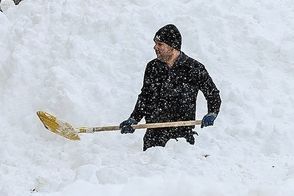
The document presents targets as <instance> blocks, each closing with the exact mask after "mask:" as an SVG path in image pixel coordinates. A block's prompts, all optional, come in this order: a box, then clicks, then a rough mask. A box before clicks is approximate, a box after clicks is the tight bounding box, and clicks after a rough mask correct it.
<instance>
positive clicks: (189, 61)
mask: <svg viewBox="0 0 294 196" xmlns="http://www.w3.org/2000/svg"><path fill="white" fill-rule="evenodd" d="M185 62H186V63H185V64H186V66H188V67H189V68H190V69H194V70H201V69H204V68H205V67H204V65H203V64H202V63H200V62H199V61H197V60H195V59H193V58H191V57H189V56H187V55H186V60H185Z"/></svg>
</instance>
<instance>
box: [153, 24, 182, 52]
mask: <svg viewBox="0 0 294 196" xmlns="http://www.w3.org/2000/svg"><path fill="white" fill-rule="evenodd" d="M153 40H154V41H160V42H164V43H166V44H167V45H169V46H170V47H172V48H174V49H176V50H181V45H182V36H181V33H180V31H179V30H178V28H177V27H176V26H175V25H173V24H168V25H166V26H164V27H162V28H161V29H159V30H158V31H157V32H156V33H155V36H154V39H153Z"/></svg>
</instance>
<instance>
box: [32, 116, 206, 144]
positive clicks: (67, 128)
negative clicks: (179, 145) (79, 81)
mask: <svg viewBox="0 0 294 196" xmlns="http://www.w3.org/2000/svg"><path fill="white" fill-rule="evenodd" d="M37 115H38V117H39V118H40V120H41V121H42V123H43V125H44V126H45V128H47V129H48V130H49V131H51V132H53V133H56V134H58V135H61V136H62V137H65V138H67V139H70V140H80V137H79V135H78V134H79V133H94V132H101V131H115V130H120V128H119V126H104V127H78V128H74V127H73V126H71V125H70V124H69V123H67V122H64V121H61V120H58V119H57V118H56V117H55V116H53V115H51V114H49V113H47V112H43V111H38V112H37ZM200 124H201V120H191V121H177V122H164V123H148V124H138V125H132V127H133V128H134V129H145V128H163V127H180V126H193V125H200Z"/></svg>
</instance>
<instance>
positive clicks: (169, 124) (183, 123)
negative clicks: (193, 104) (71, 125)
mask: <svg viewBox="0 0 294 196" xmlns="http://www.w3.org/2000/svg"><path fill="white" fill-rule="evenodd" d="M200 124H201V120H190V121H177V122H164V123H147V124H138V125H132V127H133V128H134V129H146V128H163V127H183V126H194V125H200ZM115 130H120V128H119V126H104V127H81V128H78V132H79V133H93V132H100V131H115Z"/></svg>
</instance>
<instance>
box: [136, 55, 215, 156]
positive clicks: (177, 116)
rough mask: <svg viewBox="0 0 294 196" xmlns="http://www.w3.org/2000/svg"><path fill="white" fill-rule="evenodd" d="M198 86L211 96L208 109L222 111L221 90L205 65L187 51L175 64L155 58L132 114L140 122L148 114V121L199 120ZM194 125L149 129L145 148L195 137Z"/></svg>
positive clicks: (148, 67)
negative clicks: (196, 117) (197, 107)
mask: <svg viewBox="0 0 294 196" xmlns="http://www.w3.org/2000/svg"><path fill="white" fill-rule="evenodd" d="M198 90H201V91H202V92H203V94H204V96H205V98H206V100H207V107H208V112H209V113H210V112H214V113H216V114H218V112H219V108H220V105H221V99H220V96H219V90H218V89H217V88H216V86H215V84H214V83H213V81H212V79H211V77H210V76H209V74H208V72H207V71H206V69H205V67H204V65H202V64H201V63H199V62H198V61H196V60H194V59H192V58H190V57H188V56H187V55H185V54H184V53H183V52H181V54H180V56H179V57H178V59H177V60H176V62H175V63H174V65H173V66H172V68H169V67H168V66H167V65H166V64H165V63H163V62H161V61H160V60H158V59H154V60H152V61H150V62H149V63H148V64H147V67H146V70H145V75H144V82H143V87H142V89H141V93H140V94H139V96H138V100H137V103H136V106H135V108H134V111H133V113H132V114H131V117H132V118H134V119H135V120H136V121H138V122H139V121H140V120H141V119H142V118H143V117H145V120H146V122H147V123H155V122H172V121H185V120H195V113H196V98H197V94H198ZM193 128H194V126H190V127H177V128H158V129H147V131H146V134H145V136H144V139H143V140H144V150H146V149H147V148H149V147H152V146H165V144H166V142H167V141H168V140H169V139H171V138H175V139H176V138H179V137H184V138H186V139H187V138H190V139H191V135H192V134H193V133H192V129H193ZM192 136H193V135H192ZM187 140H188V139H187ZM189 143H190V142H189Z"/></svg>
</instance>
